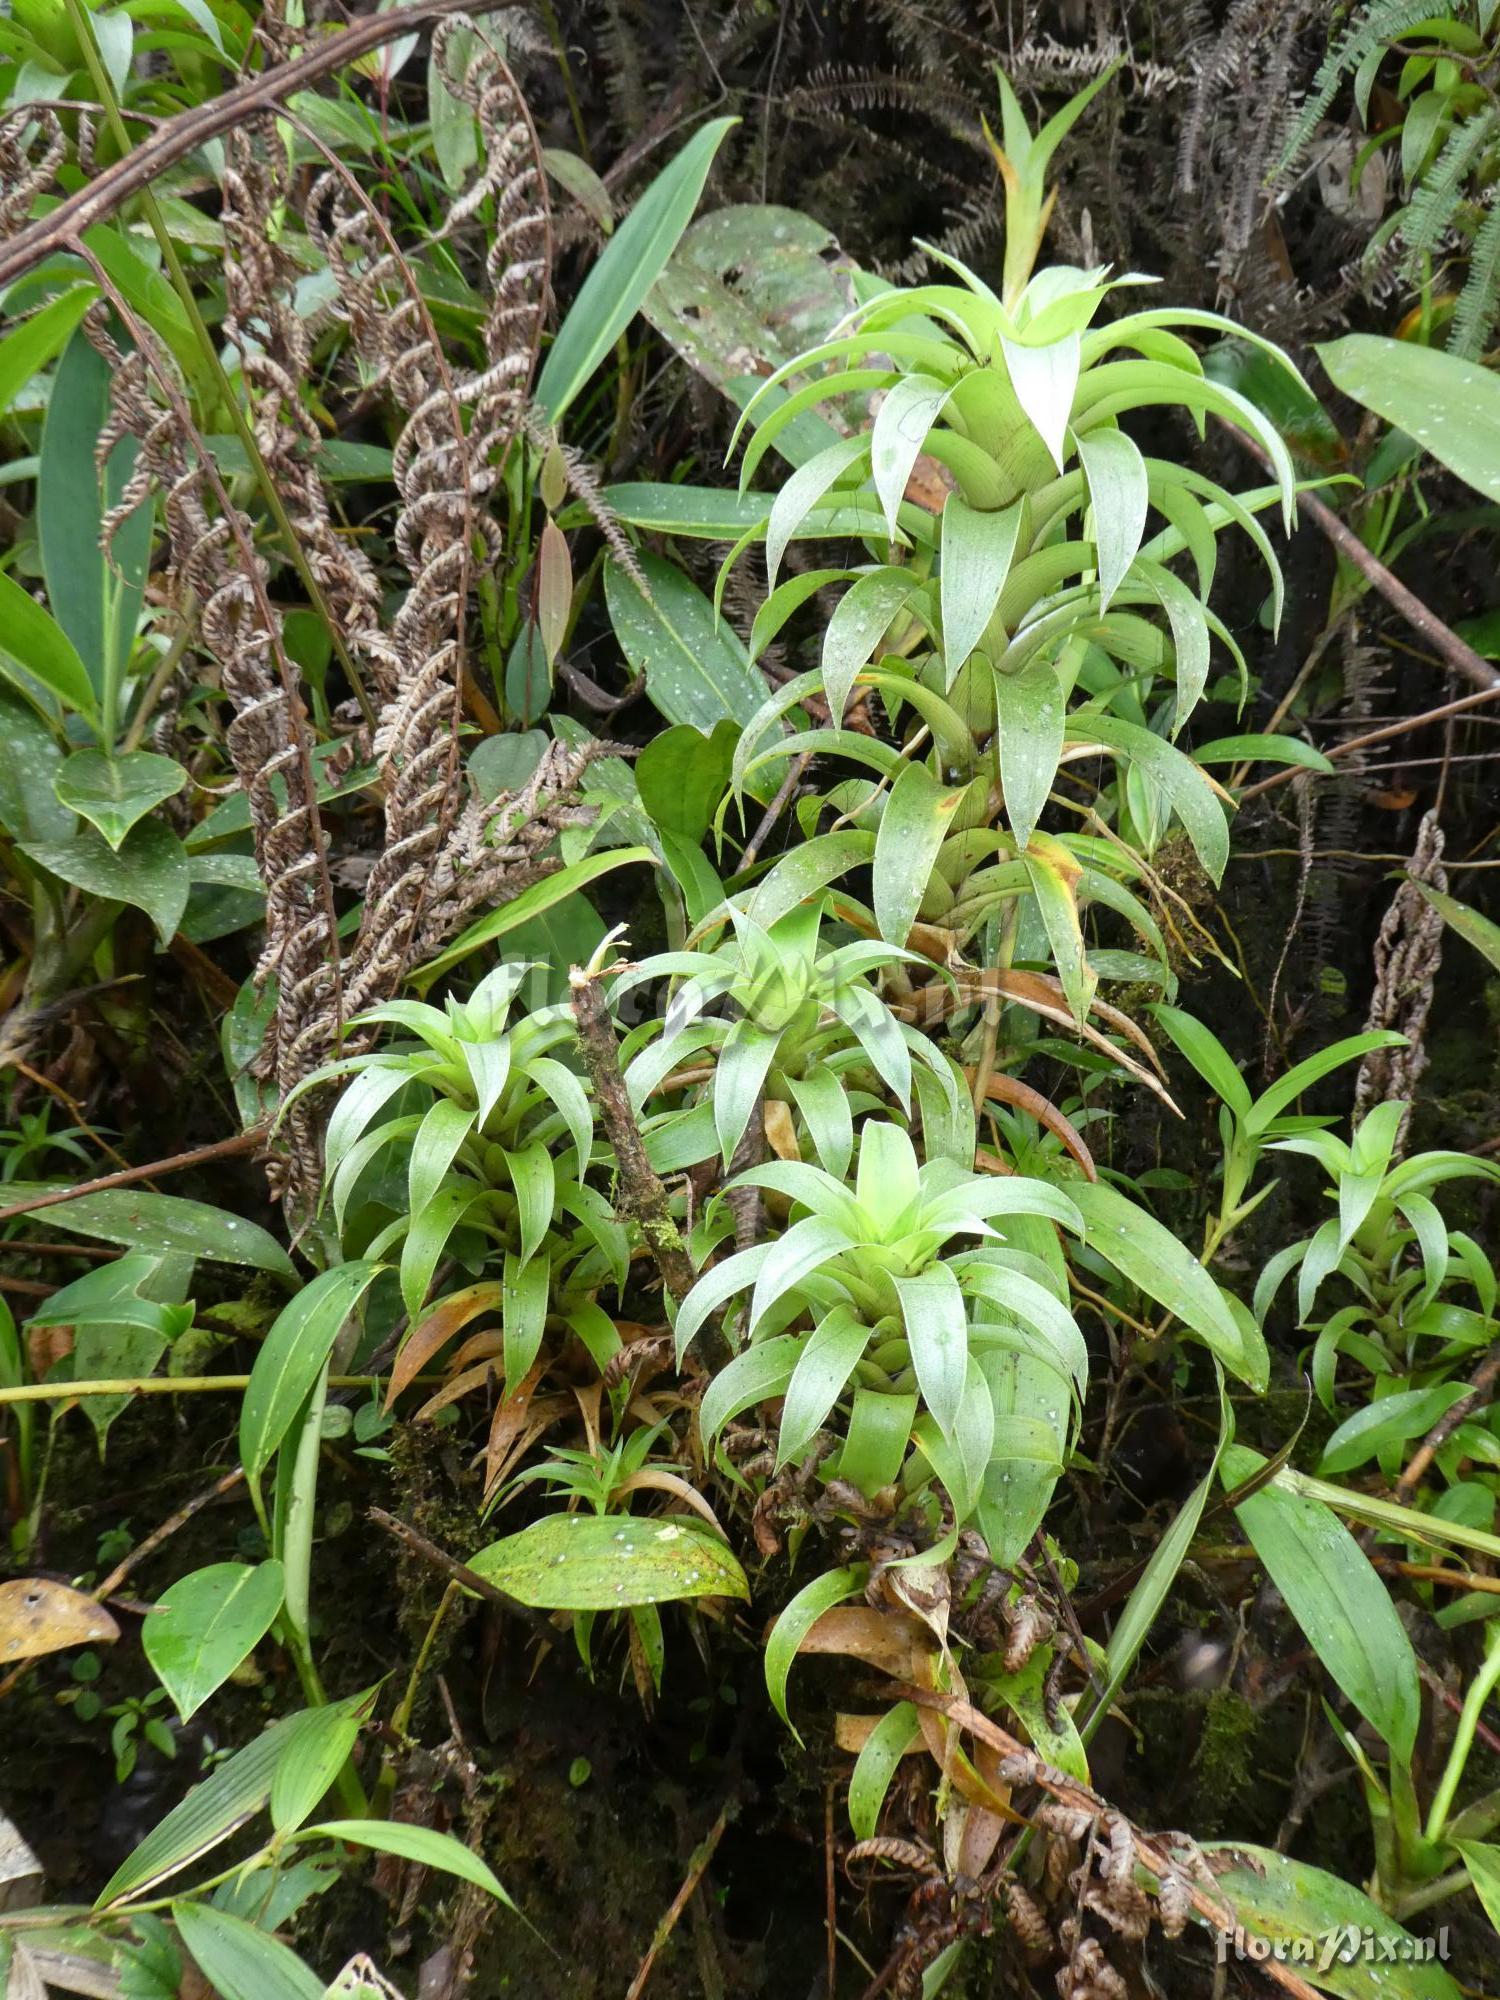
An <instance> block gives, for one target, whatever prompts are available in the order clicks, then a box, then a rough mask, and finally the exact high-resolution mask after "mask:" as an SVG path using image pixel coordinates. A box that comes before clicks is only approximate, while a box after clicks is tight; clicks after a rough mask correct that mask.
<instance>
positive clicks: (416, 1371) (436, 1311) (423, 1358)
mask: <svg viewBox="0 0 1500 2000" xmlns="http://www.w3.org/2000/svg"><path fill="white" fill-rule="evenodd" d="M499 1304H500V1287H499V1286H498V1285H497V1284H496V1283H495V1282H494V1280H493V1279H487V1280H486V1281H485V1282H484V1283H483V1284H478V1285H466V1286H465V1287H464V1289H463V1290H462V1291H461V1292H454V1293H452V1294H451V1296H450V1297H448V1298H446V1299H440V1300H439V1301H438V1303H437V1304H436V1305H435V1306H434V1307H433V1309H432V1311H431V1312H430V1313H429V1314H428V1315H427V1317H426V1319H423V1320H419V1321H418V1322H417V1324H416V1325H415V1326H414V1327H413V1328H412V1330H411V1332H410V1333H409V1334H408V1335H407V1338H406V1343H405V1345H404V1346H403V1347H402V1349H401V1352H400V1353H399V1354H398V1355H397V1356H396V1359H395V1361H394V1363H393V1364H392V1367H391V1380H390V1386H389V1387H388V1388H387V1390H386V1392H385V1406H386V1408H387V1409H390V1407H391V1406H392V1404H393V1403H394V1402H395V1400H396V1398H397V1397H398V1396H399V1395H400V1394H401V1391H402V1390H403V1389H405V1388H406V1387H407V1386H408V1384H410V1383H411V1382H412V1381H413V1380H414V1379H415V1377H416V1376H418V1375H420V1374H421V1372H422V1370H423V1369H424V1368H425V1367H426V1365H427V1363H428V1362H429V1361H430V1360H431V1359H432V1357H433V1355H434V1354H436V1353H437V1351H438V1349H439V1348H440V1347H442V1346H444V1345H445V1344H446V1342H448V1341H450V1340H451V1339H452V1338H453V1336H454V1334H455V1333H457V1332H458V1331H459V1329H460V1328H461V1327H465V1326H467V1325H468V1324H469V1321H470V1320H471V1319H477V1318H478V1317H479V1315H480V1314H481V1313H482V1312H488V1311H491V1310H492V1309H494V1308H496V1307H498V1306H499Z"/></svg>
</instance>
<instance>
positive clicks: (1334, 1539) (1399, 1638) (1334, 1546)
mask: <svg viewBox="0 0 1500 2000" xmlns="http://www.w3.org/2000/svg"><path fill="white" fill-rule="evenodd" d="M1266 1463H1267V1461H1266V1460H1265V1459H1264V1458H1262V1457H1261V1455H1260V1453H1259V1452H1255V1451H1250V1450H1249V1449H1248V1448H1247V1447H1245V1446H1243V1445H1231V1446H1229V1447H1228V1448H1227V1449H1226V1450H1225V1452H1224V1454H1223V1459H1222V1462H1221V1465H1220V1477H1221V1479H1222V1480H1223V1482H1224V1485H1225V1486H1226V1488H1229V1489H1231V1490H1232V1489H1233V1488H1234V1487H1237V1486H1242V1485H1244V1484H1245V1483H1246V1481H1247V1480H1250V1479H1253V1478H1254V1477H1255V1475H1256V1474H1257V1473H1258V1472H1260V1471H1261V1470H1262V1469H1263V1468H1264V1467H1265V1465H1266ZM1235 1514H1236V1516H1237V1518H1238V1520H1239V1522H1240V1525H1241V1526H1242V1527H1243V1528H1244V1530H1245V1533H1246V1534H1247V1535H1248V1537H1249V1538H1250V1540H1251V1542H1252V1543H1253V1544H1254V1546H1255V1552H1256V1554H1257V1555H1258V1556H1259V1557H1260V1559H1261V1561H1262V1562H1263V1563H1264V1564H1265V1566H1266V1570H1267V1572H1268V1574H1269V1576H1270V1578H1271V1581H1272V1582H1273V1583H1274V1584H1275V1586H1276V1588H1277V1589H1278V1590H1279V1591H1280V1592H1281V1594H1282V1596H1283V1597H1284V1598H1285V1599H1286V1602H1287V1607H1288V1609H1289V1610H1290V1611H1291V1614H1292V1616H1293V1617H1294V1618H1295V1619H1296V1621H1297V1623H1298V1624H1299V1625H1300V1626H1301V1627H1302V1630H1303V1632H1304V1633H1305V1635H1306V1637H1307V1641H1308V1643H1309V1645H1311V1646H1312V1648H1313V1650H1314V1651H1315V1652H1316V1653H1317V1655H1318V1658H1319V1659H1320V1660H1321V1661H1322V1662H1323V1665H1324V1666H1325V1667H1326V1668H1327V1669H1328V1672H1329V1673H1330V1675H1331V1676H1332V1677H1333V1679H1334V1681H1335V1682H1336V1683H1337V1684H1338V1686H1339V1688H1340V1689H1341V1690H1342V1691H1343V1693H1344V1694H1345V1695H1346V1696H1347V1697H1348V1699H1349V1700H1350V1701H1351V1702H1352V1703H1353V1704H1354V1706H1355V1707H1356V1708H1357V1709H1358V1710H1359V1712H1360V1714H1361V1715H1362V1716H1363V1717H1364V1718H1365V1720H1366V1721H1367V1722H1368V1723H1369V1724H1370V1726H1371V1728H1372V1729H1375V1730H1377V1731H1378V1732H1379V1734H1380V1735H1381V1736H1382V1737H1383V1738H1384V1739H1385V1741H1386V1742H1387V1743H1388V1744H1389V1745H1390V1747H1391V1751H1392V1754H1393V1755H1394V1756H1396V1757H1398V1758H1401V1759H1402V1760H1406V1759H1409V1758H1410V1756H1411V1754H1412V1750H1413V1748H1414V1747H1415V1744H1416V1739H1417V1724H1418V1722H1419V1721H1420V1719H1421V1693H1420V1689H1419V1686H1418V1682H1417V1663H1416V1656H1415V1655H1414V1654H1413V1652H1412V1646H1411V1641H1410V1639H1408V1637H1407V1636H1406V1629H1405V1627H1404V1626H1403V1625H1402V1623H1401V1620H1400V1619H1399V1618H1398V1617H1397V1616H1396V1611H1395V1607H1394V1605H1393V1604H1392V1603H1391V1600H1390V1594H1389V1592H1388V1591H1387V1590H1386V1587H1385V1585H1384V1584H1383V1583H1382V1582H1381V1580H1380V1578H1379V1577H1378V1576H1377V1575H1376V1573H1375V1571H1374V1569H1373V1568H1372V1567H1371V1565H1370V1560H1369V1558H1368V1556H1366V1554H1365V1552H1364V1550H1363V1549H1362V1548H1361V1547H1360V1546H1359V1544H1358V1542H1357V1541H1355V1539H1354V1537H1353V1535H1351V1534H1350V1533H1349V1530H1348V1529H1347V1528H1346V1527H1345V1526H1344V1525H1343V1523H1342V1522H1341V1521H1340V1520H1339V1519H1338V1516H1337V1515H1336V1514H1335V1513H1334V1512H1333V1510H1332V1509H1331V1508H1329V1507H1327V1506H1325V1505H1323V1503H1322V1502H1321V1501H1318V1500H1314V1499H1311V1498H1309V1497H1308V1496H1307V1495H1305V1494H1302V1493H1294V1492H1291V1491H1289V1490H1288V1489H1287V1488H1285V1487H1283V1486H1282V1485H1280V1484H1279V1483H1277V1482H1275V1481H1273V1482H1272V1483H1271V1484H1269V1485H1267V1486H1263V1487H1261V1489H1260V1490H1259V1492H1257V1493H1253V1494H1252V1495H1251V1496H1250V1498H1249V1499H1248V1500H1243V1501H1241V1503H1240V1504H1239V1506H1238V1507H1236V1509H1235Z"/></svg>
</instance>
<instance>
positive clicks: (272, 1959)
mask: <svg viewBox="0 0 1500 2000" xmlns="http://www.w3.org/2000/svg"><path fill="white" fill-rule="evenodd" d="M465 1851H466V1852H467V1850H465ZM172 1919H173V1922H174V1923H175V1924H176V1925H177V1930H178V1934H179V1936H180V1937H181V1939H182V1941H183V1943H184V1944H185V1945H186V1946H187V1948H188V1950H189V1951H190V1952H191V1953H192V1955H193V1957H194V1959H195V1960H196V1961H197V1964H198V1969H199V1971H200V1972H201V1973H202V1974H203V1976H204V1978H205V1979H206V1980H207V1981H208V1983H209V1985H210V1986H211V1987H212V1988H213V1990H214V1992H215V1993H217V1994H219V1995H220V2000H322V1996H323V1982H322V1980H321V1979H319V1978H318V1976H317V1974H316V1973H315V1972H310V1971H309V1970H308V1968H307V1967H306V1966H305V1965H304V1964H303V1963H302V1960H301V1959H300V1958H298V1956H297V1954H296V1953H295V1952H294V1951H291V1950H289V1949H288V1947H287V1946H286V1945H284V1944H282V1943H281V1942H280V1941H279V1939H277V1938H275V1937H273V1936H272V1935H271V1933H270V1932H269V1931H263V1930H261V1929H260V1928H259V1927H258V1926H257V1925H255V1924H251V1923H247V1922H246V1921H245V1919H244V1918H243V1917H235V1916H231V1915H230V1913H229V1912H228V1911H227V1910H216V1909H215V1908H214V1906H213V1904H212V1903H189V1902H182V1901H179V1902H176V1903H174V1904H173V1905H172Z"/></svg>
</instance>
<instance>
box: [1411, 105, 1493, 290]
mask: <svg viewBox="0 0 1500 2000" xmlns="http://www.w3.org/2000/svg"><path fill="white" fill-rule="evenodd" d="M1495 126H1496V117H1495V113H1494V112H1493V111H1482V112H1481V113H1480V114H1479V115H1478V117H1476V118H1467V119H1465V120H1464V122H1463V124H1462V125H1457V126H1455V127H1454V129H1453V131H1452V132H1450V133H1449V135H1448V141H1447V144H1446V145H1445V146H1444V147H1443V150H1442V152H1441V153H1439V154H1438V156H1437V159H1436V160H1435V161H1434V162H1433V164H1432V167H1431V170H1430V171H1429V172H1427V173H1425V174H1424V175H1423V176H1422V179H1421V181H1420V183H1419V184H1418V187H1417V191H1416V193H1415V194H1414V195H1413V196H1412V198H1411V202H1410V204H1409V205H1408V207H1407V211H1406V219H1405V221H1404V222H1403V224H1402V226H1401V242H1402V247H1403V248H1404V250H1405V252H1406V269H1407V275H1408V276H1409V277H1412V276H1415V275H1416V274H1417V273H1418V272H1419V270H1420V268H1421V264H1422V260H1423V259H1424V258H1426V257H1429V256H1431V254H1432V252H1433V251H1434V250H1435V249H1436V248H1437V246H1438V244H1439V243H1440V242H1441V240H1442V237H1443V232H1444V231H1445V230H1447V229H1450V228H1451V227H1452V226H1453V222H1454V218H1455V217H1456V216H1457V214H1458V210H1459V206H1460V204H1461V203H1462V201H1463V195H1464V187H1465V184H1466V182H1467V180H1468V177H1469V172H1470V169H1471V168H1472V167H1473V166H1474V163H1475V162H1476V161H1477V160H1478V159H1479V157H1480V155H1481V154H1482V153H1483V151H1484V149H1485V147H1486V145H1488V143H1489V141H1490V140H1491V139H1492V138H1493V137H1494V135H1495Z"/></svg>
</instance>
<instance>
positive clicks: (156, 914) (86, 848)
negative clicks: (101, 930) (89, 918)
mask: <svg viewBox="0 0 1500 2000" xmlns="http://www.w3.org/2000/svg"><path fill="white" fill-rule="evenodd" d="M21 852H22V853H23V854H24V855H26V857H27V858H28V860H31V861H34V862H36V864H37V866H38V867H40V868H45V869H46V870H47V872H48V874H49V875H55V876H57V878H58V880H59V881H62V882H68V883H71V885H72V886H73V887H74V888H75V889H82V890H84V891H85V893H86V894H88V895H90V896H100V897H103V898H105V899H106V900H107V901H109V902H115V903H129V904H130V905H131V906H132V907H133V908H135V909H137V910H144V911H145V912H146V915H147V916H148V917H149V918H150V919H151V921H152V923H153V924H155V926H156V934H157V937H158V938H159V939H160V940H161V945H162V948H163V950H165V949H166V947H167V946H168V945H169V944H170V943H171V942H172V939H173V937H174V935H175V934H176V930H177V926H178V925H179V924H180V923H181V922H182V913H183V911H184V910H185V909H186V908H187V899H188V890H189V889H190V888H191V887H192V877H191V875H190V873H189V870H188V859H187V854H186V851H185V850H184V848H183V845H182V842H181V841H180V840H179V839H178V838H177V836H176V834H175V833H173V831H172V829H171V828H170V827H169V826H165V825H163V823H162V822H161V821H160V820H157V819H146V820H141V821H140V822H139V823H138V824H137V825H135V826H133V827H132V828H131V829H130V832H129V833H128V834H126V835H125V837H124V839H123V840H122V841H121V843H120V846H119V849H118V851H117V850H116V849H115V848H113V847H111V846H110V844H109V842H108V841H107V840H106V839H105V838H104V836H103V834H101V833H100V832H99V830H98V828H97V827H92V826H90V827H85V828H83V829H81V830H80V832H79V833H78V835H77V837H76V838H75V839H73V840H29V841H24V842H22V844H21Z"/></svg>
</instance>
